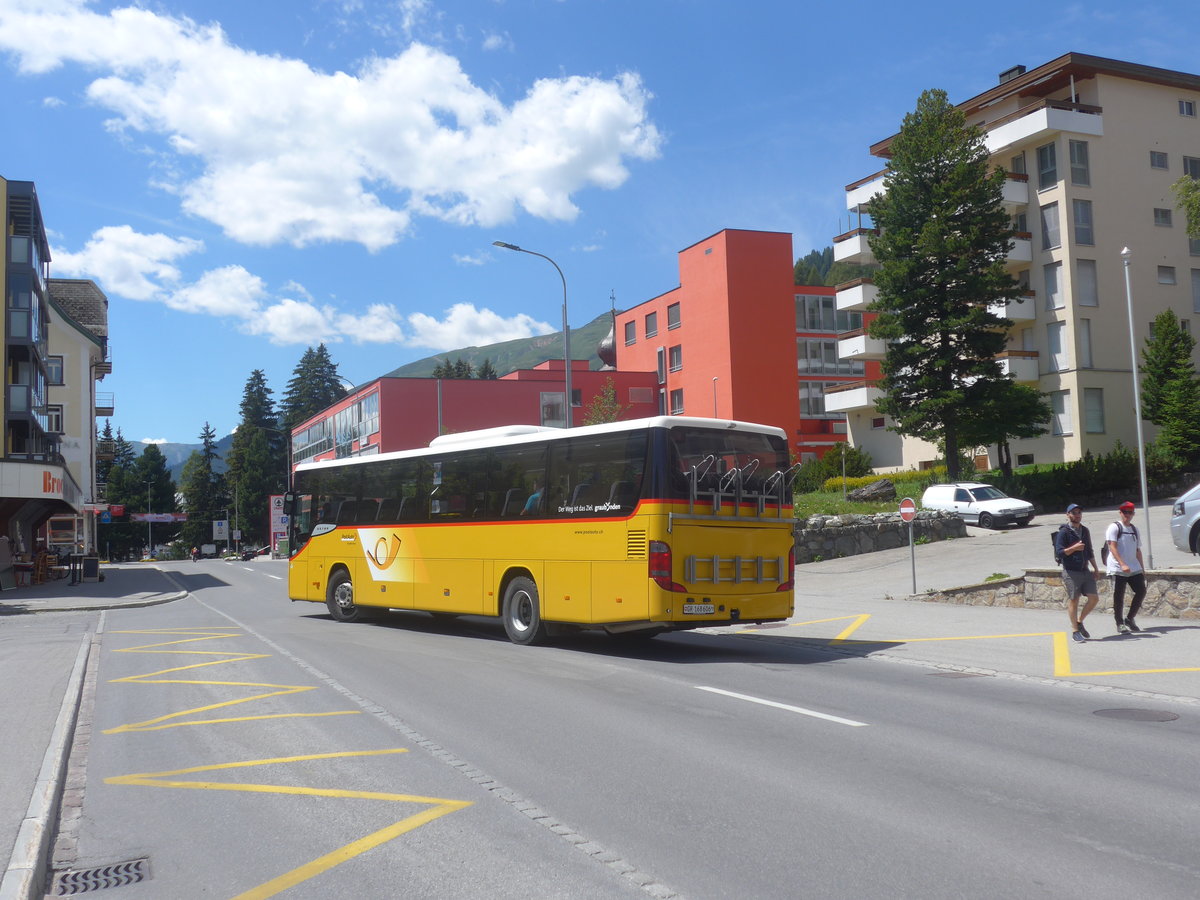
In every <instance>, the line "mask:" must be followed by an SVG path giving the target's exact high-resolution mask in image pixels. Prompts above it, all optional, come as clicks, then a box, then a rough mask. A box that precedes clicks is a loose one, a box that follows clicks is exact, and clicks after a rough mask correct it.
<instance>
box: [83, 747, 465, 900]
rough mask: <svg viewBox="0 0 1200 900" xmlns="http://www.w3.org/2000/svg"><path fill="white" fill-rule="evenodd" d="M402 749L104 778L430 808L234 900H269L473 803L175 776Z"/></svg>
mask: <svg viewBox="0 0 1200 900" xmlns="http://www.w3.org/2000/svg"><path fill="white" fill-rule="evenodd" d="M407 752H408V751H407V750H406V749H404V748H395V749H390V750H360V751H348V752H345V753H314V754H312V755H309V756H281V757H278V758H275V759H252V760H247V761H245V762H234V763H218V764H216V765H211V766H193V767H191V768H188V769H174V770H172V771H169V772H141V773H138V774H135V775H118V776H116V777H113V778H106V779H104V783H105V784H117V785H138V786H142V787H166V788H187V789H192V790H201V791H241V792H245V793H256V794H291V795H297V796H306V797H336V798H343V799H353V800H388V801H391V802H393V803H422V804H428V808H427V809H423V810H421V811H420V812H417V813H414V814H413V815H411V816H407V817H406V818H403V819H401V820H400V821H398V822H394V823H392V824H391V825H388V826H387V827H386V828H381V829H380V830H379V831H376V832H373V833H371V834H368V835H367V836H365V837H361V838H359V839H358V840H356V841H351V842H350V843H349V844H346V845H345V846H344V847H339V848H338V849H337V850H334V851H333V852H331V853H326V854H325V855H324V856H319V857H317V858H316V859H314V860H312V861H311V862H307V863H305V864H304V865H302V866H299V867H297V868H295V869H292V870H291V871H290V872H285V873H284V874H282V875H279V876H278V877H276V878H272V879H271V880H270V881H268V882H265V883H264V884H260V885H259V886H258V887H255V888H251V889H250V890H248V891H245V892H243V893H241V894H238V895H237V897H235V898H234V900H265V898H267V897H274V896H275V895H276V894H278V893H280V892H282V891H285V890H287V889H288V888H290V887H294V886H295V885H297V884H300V883H301V882H303V881H307V880H308V879H310V878H312V877H313V876H315V875H320V874H321V873H322V872H325V871H327V870H329V869H332V868H333V867H334V866H337V865H340V864H341V863H344V862H346V861H347V860H349V859H353V858H354V857H356V856H358V855H359V854H361V853H365V852H366V851H368V850H371V849H372V848H374V847H378V846H379V845H380V844H385V843H387V842H388V841H390V840H392V839H393V838H396V837H399V836H400V835H402V834H404V833H405V832H408V831H412V830H414V829H416V828H419V827H421V826H422V825H425V824H428V823H429V822H432V821H433V820H434V819H438V818H441V817H442V816H445V815H448V814H449V813H452V812H456V811H458V810H460V809H465V808H466V807H468V806H470V805H471V802H470V801H469V800H446V799H443V798H441V797H421V796H418V795H415V794H391V793H385V792H382V791H345V790H338V789H335V788H306V787H295V786H293V785H286V784H229V783H225V782H219V781H180V780H177V779H174V778H172V776H175V775H191V774H193V773H196V772H214V771H218V770H222V769H244V768H249V767H250V766H266V765H272V764H275V763H292V762H304V761H307V760H314V759H340V758H345V757H350V756H383V755H386V754H391V753H407Z"/></svg>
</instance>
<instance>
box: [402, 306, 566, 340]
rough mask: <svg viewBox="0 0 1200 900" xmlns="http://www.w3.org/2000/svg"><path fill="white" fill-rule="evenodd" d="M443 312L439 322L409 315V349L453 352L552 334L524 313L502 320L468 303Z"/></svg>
mask: <svg viewBox="0 0 1200 900" xmlns="http://www.w3.org/2000/svg"><path fill="white" fill-rule="evenodd" d="M445 312H446V314H445V317H444V318H443V319H441V320H440V321H439V320H437V319H435V318H433V317H432V316H429V315H426V314H425V313H413V314H411V315H410V316H409V317H408V325H409V328H411V329H412V332H413V333H412V336H411V337H410V338H409V339H408V341H407V344H408V346H410V347H430V348H432V349H434V350H453V349H455V348H457V347H471V346H479V345H482V344H495V343H499V342H500V341H513V340H516V339H518V338H527V337H531V336H533V335H535V334H551V333H552V332H553V331H554V330H555V329H554V327H553V326H551V325H548V324H547V323H545V322H539V321H537V320H536V319H534V318H533V317H532V316H527V315H525V314H524V313H520V314H518V315H515V316H513V317H512V318H510V319H505V318H504V317H503V316H501V315H499V314H497V313H495V312H493V311H492V310H490V309H487V308H486V307H485V308H483V309H477V308H476V307H475V306H474V305H472V304H470V303H456V304H454V305H453V306H452V307H450V308H449V309H448V310H446V311H445Z"/></svg>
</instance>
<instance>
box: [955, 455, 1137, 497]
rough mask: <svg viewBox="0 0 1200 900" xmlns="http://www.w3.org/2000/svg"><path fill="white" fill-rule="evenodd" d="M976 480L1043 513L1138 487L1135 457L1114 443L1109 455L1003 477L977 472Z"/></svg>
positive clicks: (1025, 469) (1022, 471)
mask: <svg viewBox="0 0 1200 900" xmlns="http://www.w3.org/2000/svg"><path fill="white" fill-rule="evenodd" d="M976 478H978V479H979V480H980V481H983V482H986V483H988V484H994V485H995V486H996V487H998V488H1000V490H1002V491H1004V493H1006V494H1008V495H1009V496H1012V497H1020V498H1021V499H1022V500H1030V501H1033V502H1036V503H1040V504H1042V507H1043V508H1044V509H1065V508H1066V505H1067V504H1068V503H1071V502H1073V501H1074V502H1079V503H1086V502H1087V498H1089V497H1102V496H1106V495H1110V494H1116V493H1124V492H1128V491H1131V490H1133V489H1134V488H1136V487H1137V484H1138V466H1137V456H1136V454H1134V453H1133V452H1131V451H1130V450H1128V449H1126V448H1125V447H1124V446H1122V445H1121V444H1120V442H1118V443H1117V445H1116V446H1115V447H1114V448H1113V449H1112V451H1111V452H1110V453H1106V454H1104V455H1103V456H1098V457H1097V456H1093V455H1092V454H1091V453H1090V452H1089V453H1086V454H1084V457H1083V459H1077V460H1075V461H1074V462H1069V463H1060V464H1056V465H1051V466H1036V465H1035V466H1030V467H1028V468H1022V469H1020V470H1018V471H1015V472H1013V474H1012V475H1011V476H1010V477H1007V478H1006V477H1005V476H1004V475H1003V474H1002V473H1000V472H979V473H977V474H976Z"/></svg>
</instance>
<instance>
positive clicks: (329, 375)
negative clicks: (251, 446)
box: [279, 344, 346, 430]
mask: <svg viewBox="0 0 1200 900" xmlns="http://www.w3.org/2000/svg"><path fill="white" fill-rule="evenodd" d="M344 396H346V389H345V388H344V387H343V386H342V379H341V376H340V375H338V370H337V364H336V363H335V362H334V361H333V359H332V357H330V355H329V350H328V349H327V348H326V347H325V345H324V344H320V345H318V346H317V349H316V350H314V349H313V348H312V347H309V348H307V349H306V350H305V351H304V354H303V355H302V356H301V357H300V361H299V362H298V363H296V368H295V369H293V370H292V378H291V380H290V381H289V382H288V385H287V390H286V391H284V394H283V398H282V399H281V400H280V402H279V418H280V421H281V422H282V423H283V428H284V429H285V430H290V429H292V428H295V427H296V426H297V425H299V424H300V423H301V422H303V421H305V420H306V419H309V418H311V417H313V416H315V415H316V414H317V413H319V412H320V411H321V410H323V409H326V408H328V407H329V406H331V405H332V404H334V403H336V402H337V401H338V400H340V399H342V397H344Z"/></svg>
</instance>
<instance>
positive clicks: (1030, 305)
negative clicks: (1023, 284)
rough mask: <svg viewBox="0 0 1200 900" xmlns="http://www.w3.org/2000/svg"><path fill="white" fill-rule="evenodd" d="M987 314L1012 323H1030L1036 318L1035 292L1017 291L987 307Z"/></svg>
mask: <svg viewBox="0 0 1200 900" xmlns="http://www.w3.org/2000/svg"><path fill="white" fill-rule="evenodd" d="M988 312H990V313H991V314H992V315H995V316H1001V317H1002V318H1005V319H1012V320H1013V321H1014V322H1032V321H1033V320H1034V319H1036V318H1037V291H1019V292H1017V293H1016V294H1015V295H1014V296H1012V297H1005V298H1004V299H1003V300H1001V301H1000V302H999V303H993V304H991V305H989V306H988Z"/></svg>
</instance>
